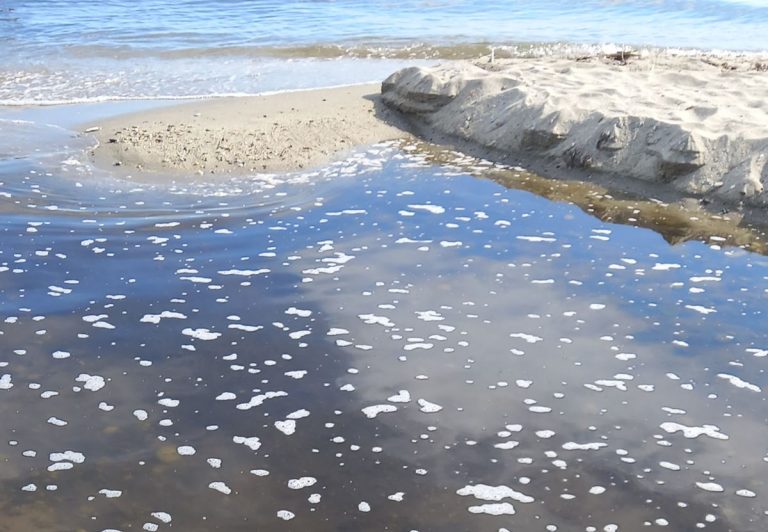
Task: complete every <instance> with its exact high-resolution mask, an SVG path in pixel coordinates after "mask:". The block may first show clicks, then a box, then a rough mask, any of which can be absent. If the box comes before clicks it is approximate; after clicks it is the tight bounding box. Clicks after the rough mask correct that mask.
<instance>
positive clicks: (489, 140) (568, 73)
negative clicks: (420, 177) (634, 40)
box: [382, 54, 768, 206]
mask: <svg viewBox="0 0 768 532" xmlns="http://www.w3.org/2000/svg"><path fill="white" fill-rule="evenodd" d="M767 70H768V63H763V62H760V61H758V60H756V59H755V58H754V57H751V58H729V59H728V60H727V62H726V60H725V59H723V58H717V57H705V56H697V57H681V56H673V55H671V54H654V55H647V56H632V55H629V56H626V55H625V56H623V57H622V56H616V57H605V56H604V57H583V58H562V57H561V58H535V59H524V58H517V59H503V60H496V61H493V62H491V61H490V60H489V59H488V58H484V59H482V60H479V61H476V62H474V63H469V62H462V63H452V64H448V65H443V66H438V67H434V68H417V67H414V68H406V69H403V70H400V71H398V72H396V73H394V74H393V75H392V76H390V77H389V78H388V79H386V80H385V81H384V83H383V84H382V95H383V101H384V102H385V103H386V104H387V105H389V106H390V107H392V108H393V109H397V110H399V111H401V112H404V113H406V114H407V115H409V117H410V118H411V119H412V121H413V122H414V123H415V124H417V125H419V126H420V129H421V132H422V133H423V134H424V136H425V137H427V138H431V137H433V136H434V137H438V136H440V135H443V136H444V137H447V138H449V139H455V140H458V141H462V142H465V143H467V144H468V145H470V146H475V147H479V148H482V149H485V150H488V153H487V154H485V156H489V157H490V158H493V159H496V160H499V159H504V158H505V157H514V156H528V157H529V158H533V159H540V160H544V161H548V162H549V164H550V165H551V168H552V169H559V170H560V171H561V172H562V171H563V170H566V171H573V172H574V173H578V174H580V175H583V176H586V177H587V178H589V177H591V176H595V177H597V176H598V175H612V176H614V178H617V180H618V181H621V180H624V181H632V180H631V179H624V178H634V179H635V180H641V181H642V182H645V183H648V184H655V185H660V186H661V188H668V189H669V188H671V189H674V190H675V191H678V192H681V193H683V194H688V195H695V196H701V197H703V198H704V200H705V201H706V200H707V199H717V200H722V201H725V202H727V203H740V202H743V203H745V204H753V205H761V206H764V205H766V204H768V192H765V185H766V182H768V72H766V71H767Z"/></svg>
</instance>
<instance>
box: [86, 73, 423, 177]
mask: <svg viewBox="0 0 768 532" xmlns="http://www.w3.org/2000/svg"><path fill="white" fill-rule="evenodd" d="M398 124H399V118H398V113H397V112H395V111H392V110H389V109H388V108H386V107H385V106H383V105H382V104H381V101H380V95H379V85H378V84H376V85H370V84H369V85H355V86H349V87H337V88H330V89H318V90H304V91H294V92H281V93H275V94H267V95H263V96H245V97H228V98H218V99H205V100H195V101H192V102H187V103H182V104H176V105H169V106H168V107H164V108H160V109H151V110H147V111H141V112H137V113H130V114H125V115H120V116H116V117H112V118H109V119H106V120H100V121H94V122H89V123H86V124H82V125H81V126H80V128H79V129H80V130H81V131H82V132H83V133H85V134H93V135H94V136H95V138H96V140H97V141H98V144H97V145H96V146H95V148H94V149H93V150H92V151H91V153H90V155H91V157H92V160H93V162H94V163H95V164H96V166H97V167H108V168H111V169H116V170H118V171H119V173H121V174H129V175H133V176H134V177H139V178H140V177H141V176H142V175H145V176H146V175H153V176H155V177H157V176H161V177H162V176H168V177H170V178H174V179H177V178H180V177H187V178H190V179H193V178H195V177H196V176H205V178H206V179H209V178H212V177H216V176H223V177H227V176H233V175H250V174H254V173H278V172H291V171H297V170H302V169H307V168H312V167H316V166H320V165H323V164H326V163H328V162H330V161H332V160H334V159H335V158H339V157H341V156H343V154H344V153H347V152H349V151H351V150H353V149H354V148H355V147H357V146H360V145H367V144H374V143H377V142H381V141H386V140H395V139H400V138H405V137H407V136H408V133H407V132H406V131H405V130H404V129H401V128H400V127H398Z"/></svg>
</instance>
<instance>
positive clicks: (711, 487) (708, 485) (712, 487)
mask: <svg viewBox="0 0 768 532" xmlns="http://www.w3.org/2000/svg"><path fill="white" fill-rule="evenodd" d="M696 487H697V488H699V489H703V490H704V491H711V492H713V493H722V492H723V491H725V489H724V488H723V487H722V486H721V485H720V484H718V483H717V482H697V483H696Z"/></svg>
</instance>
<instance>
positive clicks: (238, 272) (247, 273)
mask: <svg viewBox="0 0 768 532" xmlns="http://www.w3.org/2000/svg"><path fill="white" fill-rule="evenodd" d="M270 271H271V270H269V269H267V268H261V269H258V270H222V271H219V274H220V275H239V276H241V277H251V276H253V275H263V274H265V273H270Z"/></svg>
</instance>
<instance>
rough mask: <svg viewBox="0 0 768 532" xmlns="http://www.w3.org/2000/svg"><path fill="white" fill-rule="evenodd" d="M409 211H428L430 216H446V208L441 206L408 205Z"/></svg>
mask: <svg viewBox="0 0 768 532" xmlns="http://www.w3.org/2000/svg"><path fill="white" fill-rule="evenodd" d="M408 208H409V209H413V210H414V211H426V212H428V213H430V214H444V213H445V208H444V207H441V206H439V205H408Z"/></svg>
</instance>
